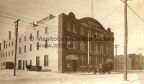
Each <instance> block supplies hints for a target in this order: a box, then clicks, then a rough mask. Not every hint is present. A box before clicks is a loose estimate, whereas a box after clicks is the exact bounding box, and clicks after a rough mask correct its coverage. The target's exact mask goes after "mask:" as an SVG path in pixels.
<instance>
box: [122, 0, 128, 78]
mask: <svg viewBox="0 0 144 84" xmlns="http://www.w3.org/2000/svg"><path fill="white" fill-rule="evenodd" d="M127 45H128V25H127V0H124V67H123V68H124V69H123V72H124V80H127Z"/></svg>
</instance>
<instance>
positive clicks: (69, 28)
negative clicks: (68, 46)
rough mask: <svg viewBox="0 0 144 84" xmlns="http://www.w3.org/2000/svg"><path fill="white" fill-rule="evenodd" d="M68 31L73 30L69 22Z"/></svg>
mask: <svg viewBox="0 0 144 84" xmlns="http://www.w3.org/2000/svg"><path fill="white" fill-rule="evenodd" d="M67 31H71V25H70V23H67Z"/></svg>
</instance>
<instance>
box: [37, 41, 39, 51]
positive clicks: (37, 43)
mask: <svg viewBox="0 0 144 84" xmlns="http://www.w3.org/2000/svg"><path fill="white" fill-rule="evenodd" d="M37 50H39V42H37Z"/></svg>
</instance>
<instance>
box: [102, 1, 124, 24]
mask: <svg viewBox="0 0 144 84" xmlns="http://www.w3.org/2000/svg"><path fill="white" fill-rule="evenodd" d="M122 4H123V3H121V4H120V5H118V7H116V8H115V9H114V10H112V11H111V12H110V13H108V14H107V15H106V16H105V17H104V18H102V19H101V20H100V22H101V21H103V20H104V19H106V18H107V17H108V16H109V15H111V14H112V13H113V12H114V11H116V10H117V9H118V8H119V7H120V6H121V5H122Z"/></svg>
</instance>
